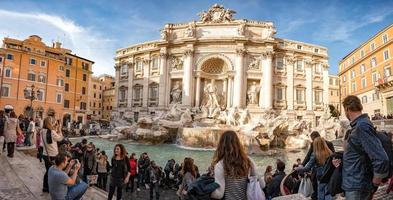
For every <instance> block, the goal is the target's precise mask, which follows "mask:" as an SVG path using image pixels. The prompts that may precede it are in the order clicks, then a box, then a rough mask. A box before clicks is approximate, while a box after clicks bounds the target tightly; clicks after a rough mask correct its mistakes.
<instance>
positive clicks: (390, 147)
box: [348, 129, 393, 183]
mask: <svg viewBox="0 0 393 200" xmlns="http://www.w3.org/2000/svg"><path fill="white" fill-rule="evenodd" d="M374 130H375V129H374ZM375 136H377V138H378V140H379V141H380V142H381V144H382V147H383V149H384V150H385V152H386V155H387V156H388V158H389V173H388V176H387V177H385V178H384V179H382V182H384V183H386V182H387V181H388V180H389V178H390V177H392V175H393V144H392V140H391V138H390V137H389V135H388V133H387V132H386V131H377V130H375ZM348 143H349V144H350V145H351V146H352V147H353V148H354V150H355V151H356V153H358V154H359V155H360V156H361V159H362V161H363V162H364V163H368V164H367V166H368V171H369V173H373V171H372V168H371V167H370V163H371V161H370V158H369V157H368V156H367V155H366V154H365V152H364V151H362V150H361V149H360V147H358V146H356V145H355V144H353V142H352V141H351V139H348Z"/></svg>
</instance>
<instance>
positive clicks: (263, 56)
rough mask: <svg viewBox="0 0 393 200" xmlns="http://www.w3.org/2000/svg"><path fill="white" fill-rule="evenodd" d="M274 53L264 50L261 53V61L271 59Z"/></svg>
mask: <svg viewBox="0 0 393 200" xmlns="http://www.w3.org/2000/svg"><path fill="white" fill-rule="evenodd" d="M273 54H274V52H273V51H272V50H266V51H264V52H262V54H261V56H262V58H263V59H267V58H272V56H273Z"/></svg>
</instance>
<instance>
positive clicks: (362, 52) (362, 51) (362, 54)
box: [360, 49, 364, 58]
mask: <svg viewBox="0 0 393 200" xmlns="http://www.w3.org/2000/svg"><path fill="white" fill-rule="evenodd" d="M360 57H362V58H363V57H364V50H363V49H362V50H361V51H360Z"/></svg>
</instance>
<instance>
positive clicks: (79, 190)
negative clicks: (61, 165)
mask: <svg viewBox="0 0 393 200" xmlns="http://www.w3.org/2000/svg"><path fill="white" fill-rule="evenodd" d="M87 188H88V185H87V183H85V182H83V181H81V182H80V183H78V184H75V185H73V186H70V187H68V191H67V196H66V198H65V199H66V200H79V199H81V198H82V196H83V195H84V194H85V192H86V190H87Z"/></svg>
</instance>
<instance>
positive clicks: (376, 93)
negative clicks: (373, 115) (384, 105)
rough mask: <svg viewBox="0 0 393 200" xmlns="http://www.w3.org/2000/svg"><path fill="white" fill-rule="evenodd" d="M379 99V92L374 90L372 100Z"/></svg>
mask: <svg viewBox="0 0 393 200" xmlns="http://www.w3.org/2000/svg"><path fill="white" fill-rule="evenodd" d="M376 100H379V93H378V92H375V93H373V101H376Z"/></svg>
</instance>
